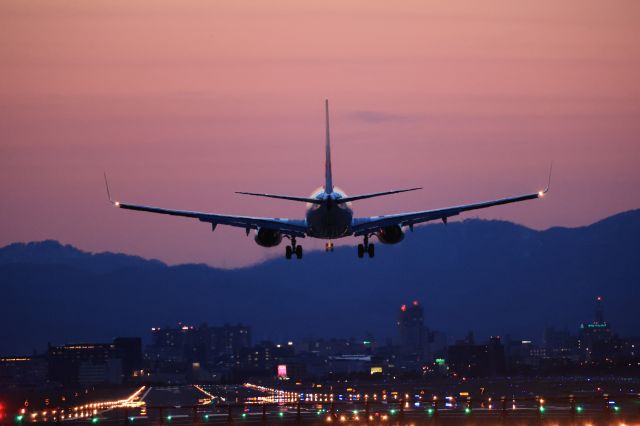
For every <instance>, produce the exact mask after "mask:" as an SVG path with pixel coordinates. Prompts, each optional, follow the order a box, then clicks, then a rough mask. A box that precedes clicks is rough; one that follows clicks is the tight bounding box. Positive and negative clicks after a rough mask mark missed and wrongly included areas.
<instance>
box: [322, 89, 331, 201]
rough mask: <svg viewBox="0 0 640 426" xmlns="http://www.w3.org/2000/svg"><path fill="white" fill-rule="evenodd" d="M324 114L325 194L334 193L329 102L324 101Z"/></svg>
mask: <svg viewBox="0 0 640 426" xmlns="http://www.w3.org/2000/svg"><path fill="white" fill-rule="evenodd" d="M324 112H325V121H326V142H325V159H324V192H326V193H327V194H330V193H332V192H333V179H332V178H331V138H330V135H329V100H328V99H325V100H324Z"/></svg>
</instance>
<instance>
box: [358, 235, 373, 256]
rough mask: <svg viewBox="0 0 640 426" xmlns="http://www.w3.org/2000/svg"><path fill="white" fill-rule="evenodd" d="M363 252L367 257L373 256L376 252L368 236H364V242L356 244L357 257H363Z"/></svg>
mask: <svg viewBox="0 0 640 426" xmlns="http://www.w3.org/2000/svg"><path fill="white" fill-rule="evenodd" d="M365 253H367V254H368V255H369V257H373V256H374V255H375V254H376V251H375V246H374V245H373V243H370V242H369V237H368V236H365V237H364V244H358V257H359V258H363V257H364V254H365Z"/></svg>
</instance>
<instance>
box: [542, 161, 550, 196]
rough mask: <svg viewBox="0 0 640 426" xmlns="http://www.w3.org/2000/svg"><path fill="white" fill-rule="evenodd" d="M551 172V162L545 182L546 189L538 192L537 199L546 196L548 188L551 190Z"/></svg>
mask: <svg viewBox="0 0 640 426" xmlns="http://www.w3.org/2000/svg"><path fill="white" fill-rule="evenodd" d="M552 171H553V161H552V162H551V165H549V180H548V181H547V187H546V188H545V189H543V190H542V191H539V192H538V197H543V196H544V194H546V193H547V192H548V191H549V188H551V172H552Z"/></svg>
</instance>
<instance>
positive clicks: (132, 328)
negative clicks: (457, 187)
mask: <svg viewBox="0 0 640 426" xmlns="http://www.w3.org/2000/svg"><path fill="white" fill-rule="evenodd" d="M639 237H640V210H632V211H628V212H623V213H620V214H617V215H614V216H611V217H608V218H605V219H603V220H601V221H598V222H595V223H594V224H592V225H588V226H584V227H579V228H562V227H553V228H549V229H546V230H542V231H537V230H532V229H529V228H526V227H524V226H521V225H517V224H513V223H511V222H506V221H491V220H477V219H468V220H465V221H461V222H451V223H449V224H448V225H446V226H445V225H442V224H432V225H427V226H422V227H417V228H416V229H415V231H414V232H413V233H408V234H407V238H406V239H405V241H403V242H402V243H401V244H398V245H395V246H383V245H381V244H378V245H377V246H378V247H377V249H378V250H377V253H376V257H375V258H374V259H358V258H357V257H356V255H355V250H354V249H353V247H337V248H336V251H335V252H333V253H324V252H309V253H306V254H305V258H304V259H302V261H298V260H290V261H287V260H285V259H271V260H267V261H265V262H263V263H259V264H255V265H251V266H247V267H243V268H238V269H217V268H213V267H210V266H207V265H204V264H182V265H173V266H170V265H166V264H164V263H163V262H160V261H158V260H146V259H143V258H140V257H137V256H129V255H124V254H118V253H109V252H105V253H87V252H84V251H82V250H79V249H77V248H75V247H73V246H70V245H62V244H60V243H58V242H54V241H51V240H48V241H44V242H38V243H35V242H34V243H14V244H10V245H7V246H5V247H3V248H0V289H2V293H3V295H4V297H3V299H4V300H5V303H4V305H6V306H5V309H2V310H0V319H2V320H3V321H5V324H12V325H13V326H12V327H4V329H3V330H0V354H2V353H5V354H11V353H16V352H22V353H27V352H30V351H31V350H32V349H38V350H42V349H43V348H44V347H46V343H47V342H49V341H51V342H52V343H64V342H66V341H82V340H95V339H96V338H102V339H107V338H112V337H115V336H118V335H132V334H133V335H140V336H142V337H143V338H147V337H148V334H149V328H150V327H152V326H164V325H171V324H175V323H176V322H177V321H184V322H190V323H201V322H208V323H209V324H218V323H225V322H238V321H242V322H245V323H247V324H249V325H250V326H252V328H253V331H254V340H255V341H257V340H259V339H262V338H270V339H275V340H285V339H291V338H296V339H299V338H302V337H306V336H317V337H330V336H343V337H348V336H351V335H353V336H364V335H365V333H371V334H373V335H374V336H375V337H377V338H378V339H379V340H380V341H381V342H382V343H384V342H385V339H386V338H387V337H390V336H391V337H393V338H395V337H396V335H397V332H396V330H395V320H396V316H397V309H398V307H399V306H400V304H402V303H407V302H410V301H411V300H414V299H415V300H419V301H420V302H421V303H422V304H423V305H424V306H425V320H426V323H427V325H428V326H430V327H432V328H434V329H438V330H443V331H445V332H446V333H447V334H448V335H449V336H450V340H454V339H455V338H456V337H461V336H462V335H463V334H465V333H466V331H467V330H474V331H475V332H476V334H477V336H478V339H479V340H482V339H484V338H485V337H486V336H488V335H490V334H507V333H510V334H512V336H513V337H515V338H519V337H523V338H525V337H526V338H528V339H531V340H534V341H538V342H540V336H541V334H542V330H543V329H544V327H545V326H547V325H549V326H555V327H559V328H564V327H568V329H569V330H571V331H573V332H575V331H576V330H577V327H578V325H579V323H580V322H582V321H589V320H591V319H592V316H593V314H592V312H593V299H594V298H595V296H596V295H603V296H604V297H605V315H606V316H607V317H608V318H610V320H611V323H612V324H613V327H614V330H616V331H619V332H620V333H621V334H626V335H629V334H636V335H637V334H640V325H639V324H638V322H637V321H634V320H633V317H634V313H635V304H636V303H637V301H638V300H640V292H639V290H638V283H639V282H640V248H639V247H640V246H639V245H638V244H637V241H638V240H639Z"/></svg>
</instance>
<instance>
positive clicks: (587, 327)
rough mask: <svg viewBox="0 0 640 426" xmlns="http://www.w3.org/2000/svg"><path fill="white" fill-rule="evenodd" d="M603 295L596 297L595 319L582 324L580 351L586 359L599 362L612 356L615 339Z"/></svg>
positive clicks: (579, 339)
mask: <svg viewBox="0 0 640 426" xmlns="http://www.w3.org/2000/svg"><path fill="white" fill-rule="evenodd" d="M602 304H603V298H602V296H598V297H596V306H595V308H596V309H595V315H594V320H593V321H591V322H585V323H582V324H580V329H579V330H578V351H579V352H580V356H581V358H582V359H583V360H585V361H592V362H599V361H603V360H605V359H607V358H609V357H610V355H611V352H612V350H613V348H612V346H613V344H614V341H613V340H614V339H613V336H612V331H611V325H610V324H609V323H608V322H607V321H605V319H604V308H603V306H602Z"/></svg>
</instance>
